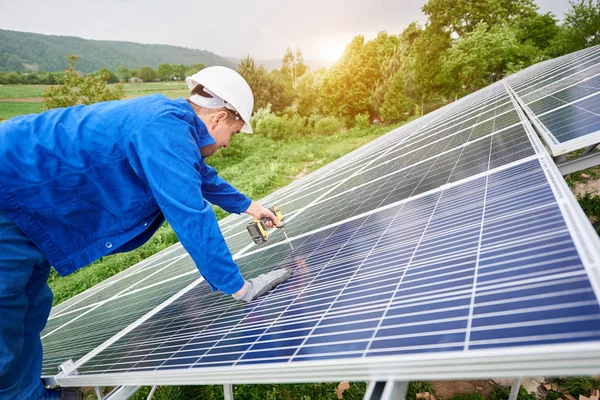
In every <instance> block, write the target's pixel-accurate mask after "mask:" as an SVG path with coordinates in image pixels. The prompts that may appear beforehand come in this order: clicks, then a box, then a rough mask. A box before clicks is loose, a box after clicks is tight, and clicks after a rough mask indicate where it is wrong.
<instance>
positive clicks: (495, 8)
mask: <svg viewBox="0 0 600 400" xmlns="http://www.w3.org/2000/svg"><path fill="white" fill-rule="evenodd" d="M422 10H423V13H425V15H427V16H428V17H429V23H430V24H431V25H432V27H433V28H436V29H442V30H445V31H446V32H449V33H454V34H456V35H457V36H458V37H463V36H464V35H466V34H468V33H470V32H472V31H473V30H475V28H476V27H477V26H478V25H479V24H480V23H482V22H485V23H486V24H488V26H494V25H496V24H501V23H509V22H514V21H517V20H519V19H521V18H528V17H531V16H532V15H533V14H535V13H536V10H537V6H536V5H535V4H534V3H533V0H429V1H428V2H427V3H426V4H425V5H424V6H423V8H422Z"/></svg>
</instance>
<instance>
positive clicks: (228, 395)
mask: <svg viewBox="0 0 600 400" xmlns="http://www.w3.org/2000/svg"><path fill="white" fill-rule="evenodd" d="M223 395H224V397H225V400H233V386H231V385H223Z"/></svg>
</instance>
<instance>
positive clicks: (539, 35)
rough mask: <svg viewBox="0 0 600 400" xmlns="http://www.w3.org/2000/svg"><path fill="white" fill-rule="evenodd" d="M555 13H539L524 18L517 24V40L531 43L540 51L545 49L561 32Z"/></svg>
mask: <svg viewBox="0 0 600 400" xmlns="http://www.w3.org/2000/svg"><path fill="white" fill-rule="evenodd" d="M556 23H557V20H556V17H555V16H554V14H552V13H551V12H548V13H546V14H538V13H535V15H533V16H531V17H529V18H522V19H521V20H520V21H519V23H518V24H517V31H516V34H517V40H518V41H519V42H520V43H530V44H531V45H533V46H535V47H537V48H538V49H539V50H540V51H545V50H546V49H548V47H549V46H550V43H552V41H553V40H554V39H555V38H556V36H557V35H558V33H559V32H560V27H559V26H558V25H557V24H556Z"/></svg>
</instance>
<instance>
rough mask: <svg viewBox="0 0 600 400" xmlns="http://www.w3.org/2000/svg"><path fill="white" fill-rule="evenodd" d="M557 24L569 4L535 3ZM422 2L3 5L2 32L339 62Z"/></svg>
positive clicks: (140, 0)
mask: <svg viewBox="0 0 600 400" xmlns="http://www.w3.org/2000/svg"><path fill="white" fill-rule="evenodd" d="M534 1H535V2H536V4H537V5H538V6H539V7H540V11H541V12H543V13H545V12H548V11H551V12H553V13H554V14H555V15H556V16H557V17H558V18H559V19H562V17H563V15H564V13H565V12H566V11H567V10H568V9H569V2H568V0H534ZM425 2H426V1H425V0H343V1H342V0H336V1H327V0H302V1H290V0H254V1H247V0H228V1H218V0H212V1H207V0H195V1H190V0H180V1H177V2H175V3H170V2H169V1H164V0H160V1H158V0H102V1H99V2H96V1H94V2H89V3H88V2H87V1H86V0H83V1H82V0H28V1H16V0H0V29H8V30H15V31H22V32H34V33H42V34H46V35H61V36H77V37H82V38H84V39H97V40H120V41H128V42H138V43H152V44H170V45H174V46H182V47H188V48H193V49H200V50H208V51H211V52H213V53H216V54H218V55H221V56H228V57H235V58H241V57H243V56H245V55H247V54H250V55H251V56H252V57H254V58H255V59H273V58H274V59H280V58H282V56H283V54H284V52H285V49H286V48H287V47H288V46H289V47H291V48H299V49H301V50H302V52H303V53H304V57H305V59H320V60H330V61H334V60H335V59H336V58H337V57H339V56H340V55H341V54H342V52H343V50H344V47H345V46H346V44H348V43H349V42H350V40H351V39H352V38H353V37H354V36H356V35H359V34H362V35H364V36H365V38H366V39H372V38H373V37H375V36H376V35H377V33H378V32H380V31H382V30H385V31H387V32H388V33H390V34H398V33H400V32H402V30H403V29H404V28H405V27H406V26H407V25H408V24H409V23H410V22H412V21H418V22H420V23H421V24H422V23H424V22H425V21H426V18H425V15H424V14H423V13H422V12H421V7H422V6H423V4H425Z"/></svg>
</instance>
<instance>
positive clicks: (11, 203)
mask: <svg viewBox="0 0 600 400" xmlns="http://www.w3.org/2000/svg"><path fill="white" fill-rule="evenodd" d="M212 143H214V140H213V139H212V137H211V136H210V135H209V134H208V131H207V129H206V126H205V125H204V123H203V122H202V121H201V120H200V119H199V118H198V117H197V115H196V114H195V113H194V111H193V109H192V107H191V106H190V105H189V104H188V103H187V101H186V100H184V99H177V100H170V99H168V98H166V97H164V96H162V95H152V96H146V97H141V98H137V99H133V100H121V101H111V102H104V103H97V104H93V105H90V106H75V107H69V108H64V109H54V110H49V111H45V112H43V113H41V114H33V115H27V116H23V117H16V118H12V119H10V120H8V121H6V122H3V123H0V210H2V211H4V212H5V213H6V214H7V215H8V216H9V218H11V219H12V220H13V221H14V222H15V223H16V224H17V226H19V228H21V229H22V230H23V232H25V234H26V235H27V236H28V237H29V238H30V239H31V240H32V241H33V242H34V243H35V245H36V246H37V247H38V248H39V249H40V250H41V251H42V253H43V254H44V255H45V256H46V257H47V258H48V261H50V263H51V264H52V266H53V267H54V268H55V269H56V271H57V272H58V273H59V274H60V275H63V276H64V275H68V274H70V273H71V272H74V271H75V270H77V269H79V268H81V267H83V266H85V265H87V264H89V263H91V262H93V261H94V260H97V259H98V258H100V257H102V256H104V255H107V254H110V253H114V252H119V251H124V250H131V249H132V248H135V247H137V246H139V245H141V244H143V242H145V241H146V240H147V239H148V238H150V236H151V235H152V233H153V232H154V231H155V230H156V229H157V228H158V227H159V226H160V223H161V222H162V218H163V214H164V216H165V217H166V219H167V221H169V223H170V224H171V226H172V227H173V229H174V230H175V233H176V234H177V237H178V238H179V240H180V242H181V244H182V245H183V247H184V248H185V249H186V250H187V251H188V253H189V254H190V255H191V257H192V259H193V260H194V262H195V263H196V265H197V267H198V269H199V270H200V273H201V274H202V275H203V276H204V278H205V279H206V281H207V282H208V283H209V284H210V285H211V287H212V288H213V289H219V290H221V291H223V292H225V293H227V294H232V293H234V292H236V291H237V290H239V289H240V288H241V287H242V286H243V284H244V280H243V278H242V276H241V274H240V272H239V268H238V266H237V265H236V263H235V262H234V261H233V259H232V256H231V253H230V252H229V249H228V248H227V245H226V244H225V240H224V238H223V235H222V233H221V231H220V229H219V226H218V223H217V219H216V216H215V214H214V212H213V210H212V207H211V206H210V204H209V203H208V202H207V200H208V201H209V202H211V203H214V204H216V205H218V206H220V207H221V208H223V209H224V210H226V211H228V212H231V213H242V212H244V211H246V210H247V209H248V207H249V205H250V203H251V200H250V199H249V198H248V197H247V196H245V195H243V194H241V193H240V192H239V191H237V190H236V189H235V188H234V187H233V186H231V185H230V184H229V183H227V182H226V181H225V180H223V179H221V178H220V177H219V176H218V175H217V172H216V171H215V170H214V169H213V168H211V167H209V166H208V165H206V164H205V162H204V159H203V157H202V155H201V154H200V147H203V146H206V145H209V144H212Z"/></svg>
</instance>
